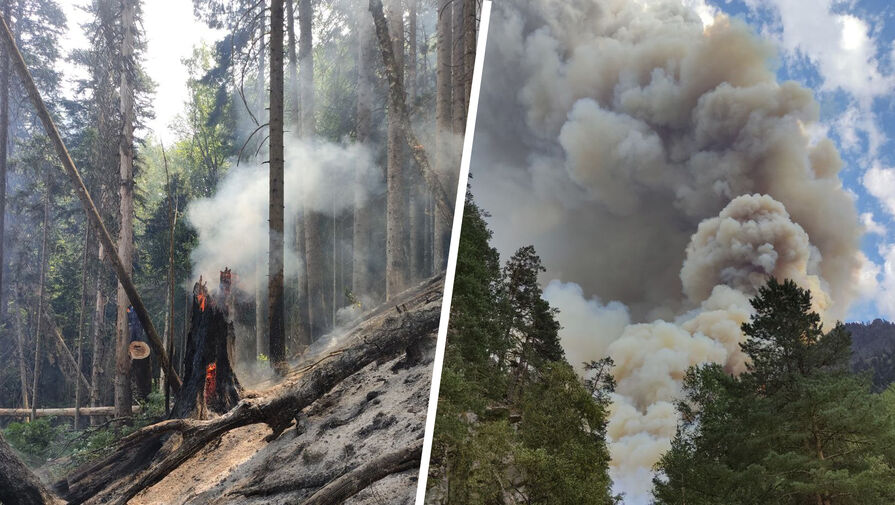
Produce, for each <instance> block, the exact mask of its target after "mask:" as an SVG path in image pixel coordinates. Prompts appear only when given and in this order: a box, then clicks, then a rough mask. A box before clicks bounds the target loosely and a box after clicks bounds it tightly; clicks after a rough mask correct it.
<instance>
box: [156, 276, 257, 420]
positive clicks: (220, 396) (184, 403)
mask: <svg viewBox="0 0 895 505" xmlns="http://www.w3.org/2000/svg"><path fill="white" fill-rule="evenodd" d="M221 274H222V282H221V287H220V288H218V290H217V292H216V293H215V295H214V296H212V295H211V294H209V293H208V291H207V289H206V287H205V285H203V284H202V283H201V279H200V281H199V282H197V283H196V285H195V286H194V287H193V307H192V311H191V312H190V313H191V317H190V321H191V323H190V332H189V334H188V335H187V339H186V348H185V349H184V358H183V359H184V361H183V386H182V387H181V389H180V393H179V394H178V395H177V400H176V401H175V403H174V408H173V409H172V410H171V418H173V419H182V418H194V419H206V418H207V417H208V413H209V411H210V412H214V413H217V414H222V413H224V412H227V411H228V410H230V409H231V408H233V407H234V406H235V405H236V403H237V402H239V398H240V395H241V391H242V387H241V386H240V385H239V380H238V379H237V378H236V373H235V372H234V371H233V364H234V358H233V356H234V354H233V352H234V351H233V349H234V346H235V345H236V334H235V333H234V331H233V322H232V321H231V320H230V314H229V310H228V308H227V307H228V301H229V300H228V299H229V296H230V287H229V271H228V270H225V271H224V272H222V273H221ZM225 274H226V280H225Z"/></svg>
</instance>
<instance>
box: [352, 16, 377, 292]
mask: <svg viewBox="0 0 895 505" xmlns="http://www.w3.org/2000/svg"><path fill="white" fill-rule="evenodd" d="M372 42H373V25H372V24H371V23H370V18H369V17H368V16H366V15H364V14H363V13H360V14H358V16H357V125H356V132H357V142H358V143H359V144H364V145H366V144H368V143H369V142H370V130H371V128H372V124H373V75H372V74H373V72H372V69H371V64H372V62H373V59H372V55H371V53H372V49H373V45H372ZM365 172H366V167H364V166H358V167H357V172H356V174H357V176H356V177H357V180H356V184H357V189H356V193H355V198H354V229H353V238H352V241H353V242H354V247H353V249H354V254H353V255H352V262H353V266H352V270H351V290H352V292H353V293H354V296H355V297H356V298H357V299H358V300H360V299H361V298H362V297H363V296H366V295H370V294H371V293H372V291H373V289H372V288H373V286H372V285H371V282H370V259H371V258H370V256H371V255H372V252H373V251H372V248H371V241H372V239H373V237H372V235H371V234H372V230H373V212H372V210H373V209H372V205H371V204H370V202H369V201H367V200H366V185H367V184H368V182H367V181H366V180H365V179H364V178H363V176H364V174H365Z"/></svg>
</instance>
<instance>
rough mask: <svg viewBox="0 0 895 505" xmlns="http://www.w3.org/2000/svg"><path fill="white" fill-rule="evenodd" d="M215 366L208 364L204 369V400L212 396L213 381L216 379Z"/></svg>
mask: <svg viewBox="0 0 895 505" xmlns="http://www.w3.org/2000/svg"><path fill="white" fill-rule="evenodd" d="M217 368H218V367H217V364H215V363H209V364H208V366H207V367H205V398H206V399H208V398H211V397H212V396H214V390H215V379H216V378H217Z"/></svg>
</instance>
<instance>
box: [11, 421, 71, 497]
mask: <svg viewBox="0 0 895 505" xmlns="http://www.w3.org/2000/svg"><path fill="white" fill-rule="evenodd" d="M0 502H2V503H8V504H10V505H13V504H14V505H50V504H53V505H55V504H62V503H64V502H63V501H62V500H60V499H59V498H57V497H56V495H54V494H53V493H52V492H50V490H49V489H47V488H46V486H44V485H43V483H42V482H41V481H40V479H39V478H37V476H36V475H34V474H33V473H31V470H29V469H28V467H27V466H25V463H22V460H21V459H19V457H18V456H16V453H15V451H13V449H12V447H10V446H9V444H7V443H6V440H5V439H4V438H3V433H2V432H0Z"/></svg>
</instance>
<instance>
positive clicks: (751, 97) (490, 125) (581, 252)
mask: <svg viewBox="0 0 895 505" xmlns="http://www.w3.org/2000/svg"><path fill="white" fill-rule="evenodd" d="M699 14H700V15H702V16H703V17H706V9H704V8H703V9H700V13H699ZM700 15H698V14H697V13H696V12H695V11H694V10H692V9H691V8H689V7H686V6H684V5H682V4H681V3H679V2H676V1H674V0H656V1H637V0H634V1H632V0H600V1H597V0H572V1H557V0H541V1H538V2H522V1H516V2H512V1H511V2H500V3H499V4H497V5H495V9H494V12H493V13H492V16H493V17H492V21H493V22H492V24H491V32H490V33H489V42H488V53H487V55H486V60H485V61H487V62H488V64H487V65H485V72H484V76H483V84H482V86H483V87H482V98H481V100H480V103H479V107H480V112H481V114H479V116H478V117H479V120H478V128H477V131H476V145H475V147H474V149H473V161H472V165H471V166H472V172H473V175H474V180H473V186H472V189H473V192H474V193H475V194H476V197H477V199H478V200H479V202H480V204H481V205H482V206H483V208H485V209H488V210H489V211H490V212H491V214H492V216H493V217H492V218H491V219H490V221H491V228H492V229H493V230H494V237H495V243H496V245H497V247H498V249H499V250H500V251H501V252H502V253H503V254H505V255H506V254H507V253H509V252H511V251H512V250H514V249H515V248H516V247H518V246H519V245H521V244H528V243H533V244H534V245H535V247H536V248H537V249H538V251H539V253H540V255H541V257H542V259H543V260H544V263H545V266H546V267H547V273H546V274H545V276H546V279H548V280H549V279H555V280H553V281H551V282H550V283H549V284H548V285H547V288H546V289H545V297H546V298H547V299H548V301H550V302H551V304H552V305H554V306H556V307H558V308H559V309H560V310H561V313H560V315H559V319H560V322H561V324H562V325H563V327H564V328H563V330H562V331H561V339H562V344H563V346H564V348H565V350H566V354H567V356H568V358H569V360H570V361H571V362H572V363H573V364H575V365H579V364H580V363H581V362H583V361H589V360H592V359H599V358H602V357H604V356H611V357H612V358H613V360H614V361H615V364H616V367H615V369H614V374H615V378H616V380H617V390H616V393H615V395H614V397H613V405H612V407H611V418H610V423H609V426H608V435H609V438H610V451H611V455H612V459H613V461H612V466H611V474H612V477H613V480H614V482H615V490H616V491H617V492H624V493H625V494H626V498H625V503H628V504H635V503H637V504H639V503H646V502H647V501H648V500H649V492H650V487H651V482H650V479H651V476H652V467H653V465H654V464H655V463H656V462H657V460H658V458H659V457H660V456H661V454H662V453H663V452H664V451H665V450H667V449H668V447H669V443H670V439H671V437H672V436H673V435H674V432H675V428H676V425H677V421H678V419H677V413H676V410H675V408H674V402H675V400H676V399H677V398H678V397H679V395H680V393H681V379H682V378H683V376H684V374H685V372H686V370H687V368H688V367H690V366H693V365H698V364H701V363H708V362H714V363H720V364H723V365H724V366H725V367H726V369H727V370H728V371H729V372H730V373H734V374H736V373H741V372H742V371H743V370H744V369H745V367H746V357H745V356H744V355H743V354H742V352H741V351H740V348H739V344H740V343H741V342H742V341H743V338H744V336H743V335H742V332H741V331H740V325H741V324H742V323H743V322H745V321H747V320H748V319H749V316H750V312H751V308H750V306H749V303H748V299H749V298H750V297H751V296H753V295H754V294H755V293H756V289H757V287H758V286H760V285H762V284H764V283H765V282H766V281H767V278H768V276H777V277H779V278H790V279H793V280H794V281H795V282H796V283H798V284H799V285H800V286H802V287H804V288H806V289H809V290H810V291H811V293H812V295H813V298H814V302H815V309H816V310H818V311H819V312H820V313H821V314H822V317H823V319H824V321H825V322H827V323H830V322H833V321H835V320H836V319H839V318H842V317H843V316H844V315H845V313H846V311H847V309H848V307H849V304H850V303H851V301H852V300H853V299H854V298H855V296H856V295H857V294H858V292H857V289H858V286H860V285H861V283H860V282H857V280H858V278H859V275H860V273H861V271H862V267H863V264H864V262H865V261H866V259H865V258H864V257H863V255H862V254H860V252H859V249H858V248H859V241H860V237H861V234H862V227H861V224H860V220H859V218H858V214H857V212H856V210H855V205H854V201H853V199H852V197H851V196H850V195H849V193H848V192H847V191H846V190H845V189H843V187H842V184H841V181H840V179H839V177H838V172H839V170H840V169H841V168H842V165H843V163H842V160H841V158H840V157H839V154H838V152H837V150H836V148H835V146H834V145H833V144H832V142H831V141H830V140H828V139H826V138H820V139H818V138H816V136H812V135H811V134H809V132H816V131H818V130H819V128H817V122H818V119H819V107H818V104H817V103H816V102H815V100H814V98H813V96H812V94H811V92H810V91H809V90H807V89H805V88H804V87H802V86H801V85H799V84H797V83H794V82H782V83H781V82H777V80H776V77H775V72H774V67H773V65H774V59H775V51H774V48H773V47H772V46H771V45H769V44H768V43H766V42H765V41H763V40H761V39H760V38H758V37H757V36H756V35H755V34H754V33H753V32H752V31H751V30H750V29H749V27H747V26H746V25H745V24H744V23H742V22H740V21H738V20H735V19H730V18H727V17H724V16H717V17H714V19H713V20H711V21H710V22H709V23H706V24H704V23H703V21H702V20H701V18H700ZM708 19H710V18H708ZM520 202H525V203H524V204H520ZM607 301H608V303H606V302H607ZM579 370H580V367H579Z"/></svg>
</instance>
